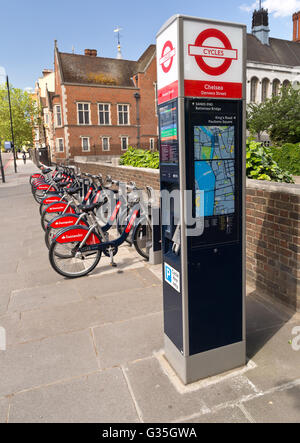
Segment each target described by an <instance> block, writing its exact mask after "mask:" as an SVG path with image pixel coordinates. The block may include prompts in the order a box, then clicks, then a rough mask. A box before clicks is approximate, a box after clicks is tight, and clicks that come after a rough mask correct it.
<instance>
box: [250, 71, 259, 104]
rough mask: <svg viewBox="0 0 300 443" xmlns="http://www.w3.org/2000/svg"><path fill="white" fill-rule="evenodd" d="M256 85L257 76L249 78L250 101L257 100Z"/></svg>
mask: <svg viewBox="0 0 300 443" xmlns="http://www.w3.org/2000/svg"><path fill="white" fill-rule="evenodd" d="M257 87H258V78H256V77H253V78H252V79H251V96H250V101H251V102H253V103H255V102H256V100H257Z"/></svg>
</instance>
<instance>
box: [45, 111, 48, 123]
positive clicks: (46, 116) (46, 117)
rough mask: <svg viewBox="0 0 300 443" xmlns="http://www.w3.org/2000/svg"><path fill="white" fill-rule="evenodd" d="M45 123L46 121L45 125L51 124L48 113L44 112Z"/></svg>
mask: <svg viewBox="0 0 300 443" xmlns="http://www.w3.org/2000/svg"><path fill="white" fill-rule="evenodd" d="M44 121H45V125H48V123H49V114H48V111H44Z"/></svg>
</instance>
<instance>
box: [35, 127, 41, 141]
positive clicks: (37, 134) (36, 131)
mask: <svg viewBox="0 0 300 443" xmlns="http://www.w3.org/2000/svg"><path fill="white" fill-rule="evenodd" d="M39 138H40V134H39V130H38V129H35V130H34V140H35V141H37V140H39Z"/></svg>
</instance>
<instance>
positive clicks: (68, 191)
mask: <svg viewBox="0 0 300 443" xmlns="http://www.w3.org/2000/svg"><path fill="white" fill-rule="evenodd" d="M80 189H81V188H80V186H74V187H73V188H68V189H66V192H67V193H68V194H70V195H74V194H77V193H78V192H79V191H80Z"/></svg>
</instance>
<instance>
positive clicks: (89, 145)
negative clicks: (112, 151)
mask: <svg viewBox="0 0 300 443" xmlns="http://www.w3.org/2000/svg"><path fill="white" fill-rule="evenodd" d="M80 138H81V151H82V152H90V151H91V144H90V137H87V136H86V135H82V136H81V137H80ZM84 139H87V141H88V149H83V140H84Z"/></svg>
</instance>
